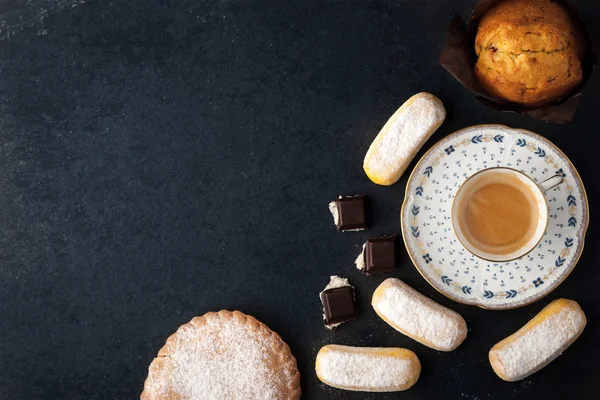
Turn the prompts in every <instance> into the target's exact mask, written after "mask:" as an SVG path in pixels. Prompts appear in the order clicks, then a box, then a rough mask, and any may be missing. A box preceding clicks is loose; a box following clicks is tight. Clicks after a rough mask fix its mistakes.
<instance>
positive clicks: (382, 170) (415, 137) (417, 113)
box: [365, 94, 446, 179]
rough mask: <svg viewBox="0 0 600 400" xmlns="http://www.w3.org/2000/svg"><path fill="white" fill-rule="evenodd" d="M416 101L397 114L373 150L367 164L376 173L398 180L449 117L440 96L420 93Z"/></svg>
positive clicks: (367, 157) (385, 127)
mask: <svg viewBox="0 0 600 400" xmlns="http://www.w3.org/2000/svg"><path fill="white" fill-rule="evenodd" d="M413 98H414V101H413V103H412V104H410V105H409V106H408V107H406V108H405V109H404V110H403V111H402V112H399V111H397V112H396V113H395V114H394V115H393V116H392V118H390V120H389V121H388V123H387V124H386V125H385V126H384V128H383V129H382V132H381V133H380V135H381V134H382V133H383V137H382V140H381V141H380V142H379V143H378V145H377V146H371V148H369V151H368V153H367V156H366V157H365V164H367V163H368V168H369V170H370V171H371V172H372V173H373V174H375V175H378V176H382V177H390V178H391V177H394V176H395V177H396V178H395V179H398V178H399V177H400V176H401V174H402V173H404V171H405V170H406V167H407V166H408V164H409V163H410V162H411V160H412V158H413V157H414V156H415V154H416V153H417V152H418V151H419V149H420V148H421V147H422V146H423V144H424V143H425V141H427V139H429V137H430V136H431V134H433V132H434V130H435V129H437V127H438V126H439V125H440V124H441V123H442V121H443V120H444V118H445V117H446V110H445V109H444V106H443V105H442V103H441V101H439V100H438V99H437V98H436V97H434V96H432V95H429V94H418V95H415V96H414V97H413ZM388 125H389V126H388Z"/></svg>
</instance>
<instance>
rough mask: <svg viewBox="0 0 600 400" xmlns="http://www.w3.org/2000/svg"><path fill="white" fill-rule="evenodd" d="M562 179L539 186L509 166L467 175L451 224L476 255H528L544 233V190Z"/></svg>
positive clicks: (502, 258)
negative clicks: (468, 176)
mask: <svg viewBox="0 0 600 400" xmlns="http://www.w3.org/2000/svg"><path fill="white" fill-rule="evenodd" d="M560 182H562V177H561V176H559V175H558V176H554V177H552V178H550V179H549V180H547V181H545V182H543V183H542V184H540V185H538V184H536V183H535V182H534V181H533V180H532V179H531V178H529V177H528V176H527V175H525V174H523V173H521V172H519V171H516V170H513V169H510V168H488V169H485V170H483V171H480V172H478V173H476V174H474V175H473V176H471V177H470V178H469V179H467V180H466V181H465V182H464V183H463V184H462V186H461V187H460V188H459V190H458V192H457V193H456V196H455V198H454V202H453V204H452V225H453V227H454V230H455V232H456V235H457V237H458V239H459V240H460V242H461V243H462V244H463V245H464V246H465V248H467V250H469V251H470V252H471V253H473V254H474V255H476V256H478V257H480V258H483V259H486V260H490V261H509V260H513V259H516V258H519V257H521V256H523V255H525V254H527V253H529V252H530V251H531V250H532V249H533V248H535V246H536V245H537V244H538V243H539V241H540V240H541V239H542V237H543V236H544V232H545V230H546V225H547V223H548V204H547V202H546V197H545V196H544V191H545V190H548V189H550V188H551V187H554V186H556V185H558V184H559V183H560Z"/></svg>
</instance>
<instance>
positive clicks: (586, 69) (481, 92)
mask: <svg viewBox="0 0 600 400" xmlns="http://www.w3.org/2000/svg"><path fill="white" fill-rule="evenodd" d="M498 1H501V0H480V1H478V2H477V4H476V5H475V9H474V10H473V12H472V13H471V16H470V17H469V20H468V22H467V23H465V22H464V21H463V20H462V18H461V17H460V16H459V15H458V14H455V16H454V19H453V20H452V22H451V23H450V25H449V26H448V29H447V30H446V38H445V40H444V45H443V46H442V52H441V54H440V65H441V66H442V67H444V68H445V69H446V70H447V71H448V72H450V73H451V74H452V76H453V77H454V78H455V79H456V80H457V81H459V82H460V83H462V84H463V86H464V87H466V88H467V89H469V90H470V91H471V92H472V93H473V94H475V98H476V99H477V100H479V101H480V102H482V103H483V104H485V105H486V106H488V107H491V108H493V109H495V110H498V111H507V112H516V113H520V114H526V115H529V116H530V117H532V118H535V119H540V120H543V121H550V122H555V123H558V124H564V123H567V122H570V121H571V120H572V119H573V116H574V115H575V111H576V110H577V107H578V106H579V100H580V98H581V93H582V91H583V89H584V87H585V85H586V84H587V82H588V80H589V78H590V76H591V75H592V72H593V70H594V68H595V66H596V51H595V46H594V43H593V41H592V38H591V36H590V34H589V32H588V31H587V29H586V28H585V26H584V25H583V22H581V20H580V19H579V17H578V15H577V9H576V7H574V6H573V5H572V4H571V3H569V2H568V1H564V2H563V3H564V4H565V5H566V6H567V7H568V8H569V9H570V10H571V13H572V15H573V17H574V20H575V22H576V23H578V24H579V25H580V26H581V29H582V30H583V32H584V35H585V40H586V42H587V48H586V53H585V56H584V58H583V60H582V61H581V67H582V71H583V80H582V82H581V84H580V85H579V86H578V87H577V88H576V89H575V91H574V92H573V93H572V94H571V95H569V97H567V98H565V99H562V100H560V101H558V102H556V103H553V104H549V105H546V106H542V107H537V108H525V107H523V106H521V105H519V104H514V103H511V102H508V101H506V100H503V99H499V98H497V97H495V96H493V95H491V94H490V93H488V92H487V91H486V90H485V89H484V88H483V87H482V86H481V85H480V84H479V82H478V81H477V79H476V78H475V62H476V60H477V57H476V55H475V49H474V43H475V36H476V34H477V27H478V25H479V20H480V19H481V17H482V16H483V14H485V12H486V11H487V10H488V9H489V8H490V7H492V6H493V5H494V4H496V3H497V2H498Z"/></svg>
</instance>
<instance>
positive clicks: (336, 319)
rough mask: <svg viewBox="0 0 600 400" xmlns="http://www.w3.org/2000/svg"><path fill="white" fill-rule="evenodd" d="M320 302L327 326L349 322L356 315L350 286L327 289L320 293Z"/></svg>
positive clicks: (352, 289)
mask: <svg viewBox="0 0 600 400" xmlns="http://www.w3.org/2000/svg"><path fill="white" fill-rule="evenodd" d="M321 301H322V302H323V310H324V314H325V324H327V325H332V324H339V323H342V322H346V321H350V320H351V319H354V318H356V317H357V315H358V310H357V309H356V304H355V302H354V288H353V287H352V286H342V287H339V288H333V289H327V290H325V291H324V292H323V293H321Z"/></svg>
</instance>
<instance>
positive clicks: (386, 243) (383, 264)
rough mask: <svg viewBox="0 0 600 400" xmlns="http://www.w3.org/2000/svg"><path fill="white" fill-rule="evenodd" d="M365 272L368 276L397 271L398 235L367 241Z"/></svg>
mask: <svg viewBox="0 0 600 400" xmlns="http://www.w3.org/2000/svg"><path fill="white" fill-rule="evenodd" d="M364 257H365V265H364V270H363V272H364V273H365V274H367V275H370V274H372V273H377V272H390V271H393V270H394V269H396V235H390V236H381V237H377V238H371V239H369V240H367V243H366V247H365V251H364Z"/></svg>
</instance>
